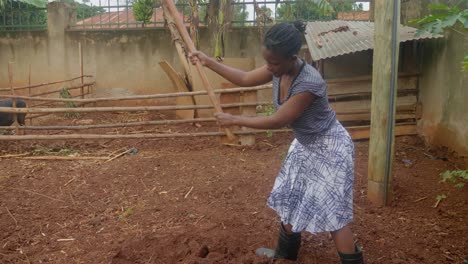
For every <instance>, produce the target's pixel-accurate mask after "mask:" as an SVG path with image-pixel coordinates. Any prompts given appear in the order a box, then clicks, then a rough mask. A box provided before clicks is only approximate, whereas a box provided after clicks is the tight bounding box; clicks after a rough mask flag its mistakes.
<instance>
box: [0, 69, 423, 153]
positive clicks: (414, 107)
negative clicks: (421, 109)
mask: <svg viewBox="0 0 468 264" xmlns="http://www.w3.org/2000/svg"><path fill="white" fill-rule="evenodd" d="M84 77H90V76H80V77H77V78H80V79H81V80H82V81H81V85H77V86H73V87H71V88H72V89H80V91H82V92H83V93H80V94H79V95H76V96H74V98H69V99H65V98H48V97H42V96H41V95H50V94H49V93H48V92H49V91H47V92H37V93H29V94H28V96H25V95H22V96H20V95H16V94H15V93H14V92H12V93H11V94H9V95H0V98H17V99H23V100H27V101H29V102H40V103H38V104H35V105H32V106H31V107H28V108H16V107H14V108H8V107H0V112H6V113H12V114H33V115H32V116H33V117H38V116H40V115H47V114H53V113H100V112H116V111H118V112H136V111H167V110H187V109H191V110H194V109H195V110H197V109H211V108H213V106H212V105H167V106H134V107H80V108H58V107H49V108H44V106H50V104H53V103H67V102H74V103H76V104H77V105H81V106H84V105H85V104H88V103H99V102H114V103H118V102H120V101H132V100H143V99H144V100H149V99H159V98H170V97H183V96H190V97H193V96H202V95H206V94H207V93H206V92H205V91H197V92H179V93H167V94H153V95H136V96H125V97H109V98H84V95H86V94H88V93H89V86H90V85H92V84H93V82H87V83H85V82H84V81H83V78H84ZM77 78H74V79H77ZM74 79H71V80H74ZM66 81H70V80H64V81H59V82H54V84H56V83H60V82H66ZM327 84H328V97H329V101H330V104H331V106H332V108H333V109H334V110H335V111H336V113H337V117H338V119H339V120H340V121H341V122H342V123H343V124H345V126H346V127H347V129H348V131H349V132H350V134H351V135H352V137H353V139H366V138H368V137H369V122H370V114H371V113H370V109H371V106H370V104H371V103H370V102H371V100H370V98H371V78H370V77H360V78H352V79H340V80H327ZM43 85H50V83H49V84H43ZM43 85H29V86H24V87H15V88H14V89H13V90H20V89H29V90H31V89H32V88H35V87H41V86H43ZM417 85H418V78H417V76H415V75H402V76H400V78H399V88H398V100H397V113H396V128H395V130H396V135H411V134H416V127H415V121H416V119H418V118H419V117H418V103H417V97H416V96H417ZM85 87H87V88H88V91H87V92H85V91H84V88H85ZM263 89H271V85H262V86H257V87H249V88H229V89H219V90H215V93H217V94H220V97H221V98H222V96H223V95H225V94H233V93H235V94H238V95H239V96H238V98H239V100H238V101H237V102H233V103H227V104H226V103H225V104H222V105H221V106H222V108H223V109H224V110H225V111H228V112H229V111H230V110H229V109H231V111H232V110H234V112H236V111H237V113H238V114H244V115H255V114H257V107H259V106H265V105H271V102H258V101H257V100H256V94H257V91H259V90H263ZM0 91H2V89H1V88H0ZM59 91H60V90H54V92H55V93H56V92H59ZM78 97H80V98H78ZM221 102H223V100H221ZM38 106H41V107H38ZM30 118H31V117H30ZM214 121H215V119H214V118H193V119H183V120H151V121H140V122H125V123H111V124H96V125H70V126H68V125H61V126H57V125H52V126H32V125H29V126H15V127H0V129H10V130H11V129H15V130H17V132H18V131H20V130H21V131H27V130H30V131H38V130H60V131H63V132H64V133H63V134H55V135H34V134H30V135H18V134H17V135H2V136H0V140H65V139H117V138H122V139H125V138H127V139H128V138H169V137H199V136H222V135H224V133H223V132H219V131H216V132H198V133H166V134H142V133H137V134H113V135H109V134H65V131H80V130H87V129H106V128H123V127H135V126H156V125H168V124H183V123H201V122H214ZM273 131H276V132H285V131H290V130H288V129H281V130H273ZM256 133H265V130H252V129H245V128H242V129H240V130H238V131H235V134H238V135H241V137H240V138H241V141H243V142H244V143H245V142H250V143H247V144H251V143H252V141H253V140H254V139H253V137H252V136H251V135H253V134H256Z"/></svg>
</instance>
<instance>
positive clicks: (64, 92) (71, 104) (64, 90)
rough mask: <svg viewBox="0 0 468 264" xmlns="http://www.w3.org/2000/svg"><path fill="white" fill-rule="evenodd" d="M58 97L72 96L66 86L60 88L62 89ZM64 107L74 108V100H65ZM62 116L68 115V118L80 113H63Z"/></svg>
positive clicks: (68, 97) (67, 97)
mask: <svg viewBox="0 0 468 264" xmlns="http://www.w3.org/2000/svg"><path fill="white" fill-rule="evenodd" d="M60 98H64V99H70V98H72V96H71V94H70V91H68V88H66V87H64V88H62V90H61V91H60ZM65 107H66V108H76V104H75V102H66V103H65ZM64 116H65V117H68V118H76V117H79V116H80V113H65V114H64Z"/></svg>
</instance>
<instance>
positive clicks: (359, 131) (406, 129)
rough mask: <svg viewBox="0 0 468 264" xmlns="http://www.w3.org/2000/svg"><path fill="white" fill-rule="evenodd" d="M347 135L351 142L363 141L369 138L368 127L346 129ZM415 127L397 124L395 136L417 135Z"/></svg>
mask: <svg viewBox="0 0 468 264" xmlns="http://www.w3.org/2000/svg"><path fill="white" fill-rule="evenodd" d="M346 130H348V133H349V134H350V136H351V138H352V139H353V140H363V139H369V138H370V136H371V135H370V127H369V126H363V127H356V128H353V127H347V128H346ZM417 134H418V132H417V127H416V124H401V125H399V124H397V125H396V126H395V136H410V135H417Z"/></svg>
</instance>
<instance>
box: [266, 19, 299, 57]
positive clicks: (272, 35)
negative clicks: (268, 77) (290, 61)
mask: <svg viewBox="0 0 468 264" xmlns="http://www.w3.org/2000/svg"><path fill="white" fill-rule="evenodd" d="M305 29H306V24H304V23H303V22H302V21H296V22H294V23H292V24H291V23H280V24H276V25H274V26H273V27H272V28H270V29H269V30H268V31H267V33H266V35H265V39H264V40H263V45H264V46H265V48H267V49H268V50H270V51H272V52H274V53H276V54H279V55H282V56H284V57H285V58H289V57H292V56H294V55H296V54H298V52H299V50H300V49H301V46H302V35H303V34H304V33H305Z"/></svg>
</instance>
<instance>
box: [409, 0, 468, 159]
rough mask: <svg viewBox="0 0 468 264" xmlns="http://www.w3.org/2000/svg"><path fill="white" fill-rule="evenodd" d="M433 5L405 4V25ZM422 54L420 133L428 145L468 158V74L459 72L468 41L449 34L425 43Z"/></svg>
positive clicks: (422, 2)
mask: <svg viewBox="0 0 468 264" xmlns="http://www.w3.org/2000/svg"><path fill="white" fill-rule="evenodd" d="M433 2H437V1H430V0H416V1H406V2H405V3H403V6H402V22H403V23H406V22H407V21H409V20H411V19H415V18H420V17H422V16H424V15H426V14H427V8H426V7H427V5H428V4H429V3H433ZM441 2H447V1H441ZM403 11H404V12H403ZM422 54H423V57H422V74H421V77H420V83H419V90H420V94H419V101H420V102H421V103H422V106H423V109H422V119H421V120H420V122H419V124H418V126H419V130H420V133H421V134H422V135H423V136H424V137H425V138H426V140H427V141H428V142H429V143H432V144H437V145H443V146H447V147H449V148H451V149H453V150H455V151H457V152H458V153H459V154H461V155H463V156H468V105H467V101H468V72H461V70H460V69H461V61H462V59H463V57H464V55H465V54H468V38H467V37H464V36H462V35H460V34H457V33H455V32H453V31H447V32H446V33H445V37H444V38H443V39H440V40H437V41H430V42H426V43H425V44H424V46H423V52H422Z"/></svg>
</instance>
